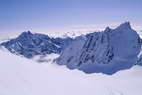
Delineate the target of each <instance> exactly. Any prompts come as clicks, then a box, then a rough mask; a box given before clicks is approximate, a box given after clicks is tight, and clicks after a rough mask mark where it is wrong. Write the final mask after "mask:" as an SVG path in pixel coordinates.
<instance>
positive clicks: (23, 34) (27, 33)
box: [19, 31, 33, 37]
mask: <svg viewBox="0 0 142 95" xmlns="http://www.w3.org/2000/svg"><path fill="white" fill-rule="evenodd" d="M32 35H33V34H32V33H31V32H30V31H25V32H23V33H21V34H20V36H19V37H30V36H32Z"/></svg>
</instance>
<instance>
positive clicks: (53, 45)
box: [1, 31, 73, 58]
mask: <svg viewBox="0 0 142 95" xmlns="http://www.w3.org/2000/svg"><path fill="white" fill-rule="evenodd" d="M72 40H73V39H71V38H51V37H49V36H48V35H44V34H38V33H35V34H33V33H31V32H30V31H27V32H23V33H21V34H20V35H19V36H18V37H17V38H15V39H11V40H9V41H7V42H4V43H2V44H1V45H2V46H4V47H5V48H7V49H8V50H9V51H10V52H12V53H15V54H18V55H23V56H24V57H26V58H32V57H34V56H36V55H46V54H51V53H57V54H59V53H60V52H61V51H62V50H63V49H64V48H65V47H66V46H68V44H69V43H71V42H72Z"/></svg>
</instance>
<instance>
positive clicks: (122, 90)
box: [0, 50, 142, 95]
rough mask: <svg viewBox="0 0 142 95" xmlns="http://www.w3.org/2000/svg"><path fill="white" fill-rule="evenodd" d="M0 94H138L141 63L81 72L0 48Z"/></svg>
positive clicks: (141, 85)
mask: <svg viewBox="0 0 142 95" xmlns="http://www.w3.org/2000/svg"><path fill="white" fill-rule="evenodd" d="M0 95H142V67H141V66H134V67H133V68H131V69H129V70H123V71H119V72H117V73H116V74H113V75H112V76H108V75H103V74H101V73H99V74H85V73H83V72H81V71H78V70H69V69H67V68H66V67H64V66H57V65H55V64H50V63H48V64H47V63H42V64H39V63H36V62H35V61H32V60H28V59H25V58H22V57H19V56H16V55H13V54H10V53H9V52H6V51H2V50H0Z"/></svg>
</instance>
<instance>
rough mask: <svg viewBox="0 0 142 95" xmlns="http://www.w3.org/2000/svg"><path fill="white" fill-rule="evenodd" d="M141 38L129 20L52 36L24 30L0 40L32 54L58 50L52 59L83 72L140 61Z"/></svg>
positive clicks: (119, 67)
mask: <svg viewBox="0 0 142 95" xmlns="http://www.w3.org/2000/svg"><path fill="white" fill-rule="evenodd" d="M141 45H142V40H141V39H140V37H139V35H138V34H137V32H136V31H135V30H133V29H132V28H131V26H130V23H129V22H125V23H123V24H121V25H120V26H118V27H117V28H116V29H110V28H109V27H107V28H106V29H105V30H104V31H102V32H94V33H89V34H87V35H81V36H78V37H75V38H74V39H73V38H70V37H66V38H52V37H49V36H48V35H44V34H37V33H35V34H33V33H31V32H30V31H28V32H23V33H22V34H21V35H19V36H18V37H17V38H15V39H11V40H9V41H7V42H3V43H1V46H4V47H5V48H7V49H8V50H9V51H10V52H12V53H14V54H17V55H23V56H25V57H26V58H32V57H34V56H36V55H47V54H51V53H56V54H59V55H60V57H59V58H57V59H56V60H55V61H56V63H57V64H59V65H66V66H67V67H68V68H69V69H79V70H81V71H84V72H85V73H100V72H101V73H105V74H113V73H115V72H117V71H119V70H123V69H129V68H131V67H132V66H134V65H135V64H142V53H141Z"/></svg>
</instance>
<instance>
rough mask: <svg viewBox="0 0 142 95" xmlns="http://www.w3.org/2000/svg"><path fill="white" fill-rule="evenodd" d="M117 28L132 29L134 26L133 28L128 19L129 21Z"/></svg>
mask: <svg viewBox="0 0 142 95" xmlns="http://www.w3.org/2000/svg"><path fill="white" fill-rule="evenodd" d="M116 29H132V28H131V25H130V22H129V21H127V22H124V23H122V24H121V25H120V26H118V27H117V28H116Z"/></svg>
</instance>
